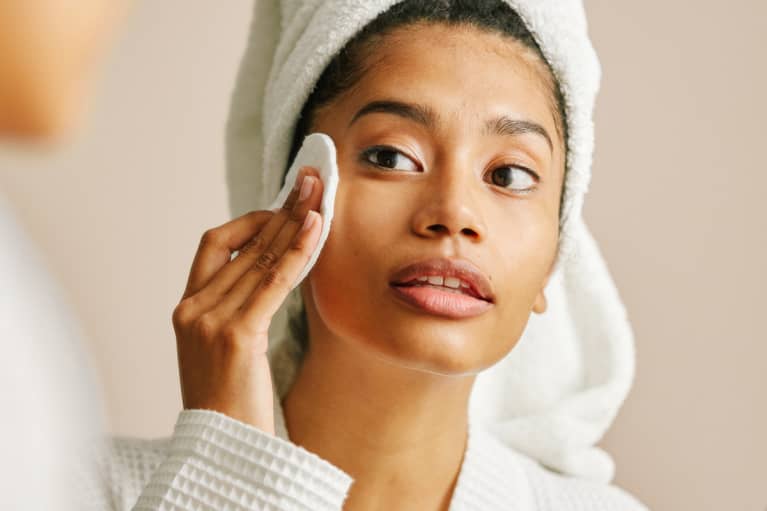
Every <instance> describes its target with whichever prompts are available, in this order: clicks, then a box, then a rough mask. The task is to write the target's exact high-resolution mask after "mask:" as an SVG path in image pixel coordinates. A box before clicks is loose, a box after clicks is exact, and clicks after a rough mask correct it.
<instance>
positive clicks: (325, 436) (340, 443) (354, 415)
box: [282, 335, 476, 511]
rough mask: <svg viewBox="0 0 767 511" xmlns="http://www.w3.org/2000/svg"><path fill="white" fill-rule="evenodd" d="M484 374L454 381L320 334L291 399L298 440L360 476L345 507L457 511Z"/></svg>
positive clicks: (288, 410)
mask: <svg viewBox="0 0 767 511" xmlns="http://www.w3.org/2000/svg"><path fill="white" fill-rule="evenodd" d="M475 378H476V375H468V376H466V375H463V376H452V377H451V376H444V375H439V374H434V373H429V372H425V371H419V370H416V369H409V368H406V367H403V366H402V365H397V364H396V363H395V362H390V361H386V360H382V358H380V357H379V356H376V355H375V354H372V353H370V352H368V351H365V350H364V348H363V347H359V346H356V345H353V344H352V343H346V342H343V341H342V340H339V339H335V338H329V337H323V336H319V337H318V336H316V335H313V336H312V346H311V350H310V351H309V352H308V353H307V355H306V357H305V358H304V361H303V363H302V365H301V368H300V369H299V371H298V374H297V376H296V379H295V381H294V383H293V385H292V387H291V388H290V390H289V391H288V393H287V395H286V396H285V397H284V399H283V400H282V405H283V411H284V415H285V425H286V428H287V430H288V433H289V437H290V439H291V441H292V442H294V443H296V444H298V445H301V446H303V447H304V448H305V449H307V450H309V451H311V452H314V453H316V454H317V455H318V456H320V457H322V458H324V459H326V460H327V461H329V462H330V463H333V464H334V465H336V466H337V467H339V468H341V469H342V470H344V471H345V472H347V473H348V474H349V475H350V476H352V477H353V478H354V483H353V484H352V487H351V489H350V493H349V497H348V499H347V504H346V505H345V507H344V509H347V510H349V509H355V510H358V509H411V506H412V509H422V510H424V509H425V510H428V509H433V510H435V511H437V510H441V509H447V507H448V505H449V502H450V498H451V496H452V492H453V488H454V486H455V482H456V480H457V477H458V473H459V471H460V468H461V464H462V461H463V455H464V452H465V450H466V441H467V427H468V423H467V419H468V418H467V409H468V400H469V395H470V393H471V388H472V385H473V383H474V379H475Z"/></svg>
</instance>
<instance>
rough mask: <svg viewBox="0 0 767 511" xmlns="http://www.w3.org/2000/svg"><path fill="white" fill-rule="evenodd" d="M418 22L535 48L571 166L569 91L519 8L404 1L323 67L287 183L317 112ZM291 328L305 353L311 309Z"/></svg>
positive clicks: (493, 0)
mask: <svg viewBox="0 0 767 511" xmlns="http://www.w3.org/2000/svg"><path fill="white" fill-rule="evenodd" d="M418 22H427V23H440V24H446V25H449V26H459V25H469V26H473V27H476V28H479V29H482V30H485V31H488V32H492V33H498V34H501V35H504V36H506V37H509V38H511V39H513V40H515V41H518V42H520V43H522V44H523V45H524V46H525V47H527V48H528V49H530V50H531V51H533V52H534V53H535V54H536V55H537V56H538V57H539V59H540V61H541V62H542V63H543V64H544V65H545V66H546V69H547V70H548V75H547V76H546V81H547V85H548V88H549V103H550V108H551V110H552V114H553V116H554V120H555V125H556V129H557V133H558V134H559V136H560V139H561V140H562V141H563V144H564V155H565V158H564V159H565V169H567V141H568V129H567V118H566V109H565V101H564V96H563V94H562V91H561V88H560V86H559V83H558V82H557V80H556V77H555V74H554V72H553V70H552V69H551V66H550V65H549V63H548V61H547V60H546V58H545V57H544V55H543V52H542V51H541V48H540V46H539V45H538V43H537V42H536V41H535V38H534V37H533V35H532V34H531V33H530V31H529V30H528V29H527V26H526V25H525V23H524V21H522V19H521V18H520V17H519V15H518V14H517V13H516V11H514V9H512V8H511V6H509V5H508V4H507V3H506V2H504V1H503V0H403V1H402V2H399V3H397V4H394V5H393V6H392V7H391V8H389V9H388V10H387V11H385V12H383V13H381V14H380V15H379V16H378V17H376V18H375V19H374V20H373V21H371V22H370V23H369V24H367V25H366V26H365V27H364V28H363V29H362V30H360V31H359V32H358V33H357V34H355V36H354V37H353V38H352V39H350V40H349V42H348V43H347V44H346V45H345V46H344V47H343V48H342V49H341V50H340V51H339V52H338V53H337V54H336V55H335V56H334V57H333V59H332V60H331V61H330V63H329V64H328V65H327V66H326V67H325V69H324V70H323V72H322V74H321V75H320V77H319V79H318V80H317V83H316V84H315V86H314V88H313V89H312V92H311V94H310V95H309V97H308V99H307V100H306V102H305V103H304V105H303V108H302V109H301V113H300V115H299V117H298V120H297V121H296V125H295V130H294V132H293V140H292V143H291V147H290V152H289V155H288V159H287V165H286V167H285V170H284V172H283V177H282V183H283V184H284V182H285V176H286V174H287V170H288V169H289V168H290V164H291V163H292V162H293V159H294V158H295V156H296V154H297V153H298V150H299V148H300V147H301V143H302V142H303V139H304V138H305V137H306V135H308V134H309V130H310V129H311V126H312V124H313V121H314V115H315V112H316V111H317V110H319V109H320V108H322V107H324V106H326V105H328V104H329V103H331V102H332V101H333V100H335V99H336V98H338V97H340V96H341V95H343V94H346V93H348V92H350V91H351V90H353V89H354V87H355V86H356V85H357V84H358V83H359V81H360V79H361V78H362V77H363V76H364V75H365V73H366V72H367V70H368V69H369V68H370V67H371V66H372V65H374V63H370V62H367V59H366V57H368V56H370V55H372V54H373V53H374V52H375V50H376V49H377V47H378V44H380V42H381V40H382V39H383V37H384V36H385V35H386V34H388V33H390V32H391V31H393V30H394V29H396V28H400V27H405V26H408V25H413V24H415V23H418ZM564 182H565V180H563V183H564ZM563 188H564V184H563ZM563 200H564V190H562V191H561V192H560V205H559V210H560V215H561V211H562V203H563ZM289 328H290V330H291V332H292V336H293V338H294V339H297V340H298V341H299V342H300V343H301V348H302V352H305V351H306V349H307V348H308V324H307V321H306V313H305V310H304V311H302V313H301V314H300V315H299V317H298V318H291V319H290V321H289Z"/></svg>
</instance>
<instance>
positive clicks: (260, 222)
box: [183, 211, 274, 298]
mask: <svg viewBox="0 0 767 511" xmlns="http://www.w3.org/2000/svg"><path fill="white" fill-rule="evenodd" d="M273 216H274V213H273V212H271V211H251V212H249V213H246V214H244V215H242V216H240V217H237V218H235V219H234V220H231V221H229V222H227V223H225V224H223V225H220V226H218V227H216V228H213V229H209V230H207V231H205V233H204V234H203V235H202V238H201V239H200V245H199V248H198V249H197V253H196V254H195V256H194V260H193V261H192V268H191V270H190V271H189V278H188V279H187V282H186V289H185V290H184V296H183V297H184V298H186V297H188V296H191V295H193V294H195V293H197V292H198V291H199V290H200V289H202V287H203V286H204V285H205V284H206V283H207V282H208V280H209V279H210V278H211V277H212V276H213V275H215V273H216V272H217V271H218V270H219V269H220V268H221V267H222V266H224V265H225V264H226V263H228V262H229V260H230V258H231V255H232V252H233V251H235V250H237V249H238V248H239V247H240V246H242V244H243V243H245V242H246V241H248V239H249V238H250V237H251V236H252V233H253V232H258V231H259V230H260V229H261V228H262V227H263V226H264V225H265V224H266V223H267V222H268V221H269V219H270V218H272V217H273Z"/></svg>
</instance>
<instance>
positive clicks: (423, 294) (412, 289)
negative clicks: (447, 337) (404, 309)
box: [390, 284, 493, 319]
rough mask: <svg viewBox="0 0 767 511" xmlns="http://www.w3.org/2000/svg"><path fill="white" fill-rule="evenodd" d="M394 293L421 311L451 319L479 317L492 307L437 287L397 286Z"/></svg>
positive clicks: (485, 302)
mask: <svg viewBox="0 0 767 511" xmlns="http://www.w3.org/2000/svg"><path fill="white" fill-rule="evenodd" d="M390 287H391V288H392V289H393V290H394V293H395V294H396V295H397V296H399V297H400V298H402V299H404V300H405V301H406V302H407V303H409V304H411V305H414V306H416V307H418V308H419V309H421V310H423V311H425V312H428V313H431V314H436V315H439V316H446V317H449V318H455V319H459V318H470V317H473V316H478V315H480V314H482V313H483V312H485V311H486V310H488V309H489V308H490V307H492V305H493V304H492V303H490V302H487V301H485V300H480V299H479V298H474V297H473V296H469V295H465V294H463V293H457V292H452V291H447V290H442V289H440V288H438V287H436V286H395V285H393V284H392V285H390Z"/></svg>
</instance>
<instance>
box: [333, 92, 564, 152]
mask: <svg viewBox="0 0 767 511" xmlns="http://www.w3.org/2000/svg"><path fill="white" fill-rule="evenodd" d="M374 112H379V113H389V114H394V115H398V116H400V117H404V118H405V119H410V120H411V121H414V122H417V123H418V124H422V125H423V126H425V127H426V128H429V129H433V128H434V127H435V126H436V124H437V123H438V119H439V116H438V115H437V113H436V112H435V111H434V109H432V108H431V107H429V106H428V105H423V104H420V103H407V102H405V101H399V100H394V99H383V100H376V101H371V102H369V103H367V104H365V106H363V107H362V108H360V109H359V110H358V111H357V113H356V114H354V116H353V117H352V119H351V121H349V125H348V126H347V128H348V127H349V126H351V125H352V124H354V123H355V122H356V121H357V120H358V119H359V118H360V117H362V116H364V115H367V114H371V113H374ZM482 133H483V134H484V135H487V134H495V135H506V136H511V137H514V136H517V135H521V134H523V133H535V134H537V135H540V136H541V137H543V138H544V139H546V143H547V144H548V145H549V150H550V151H552V152H553V151H554V144H553V143H552V141H551V137H550V136H549V133H548V132H547V131H546V129H545V128H544V127H543V126H541V125H540V124H538V123H536V122H533V121H529V120H526V119H515V118H512V117H509V116H506V115H501V116H499V117H495V118H493V119H489V120H487V121H486V122H485V126H484V130H483V132H482Z"/></svg>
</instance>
